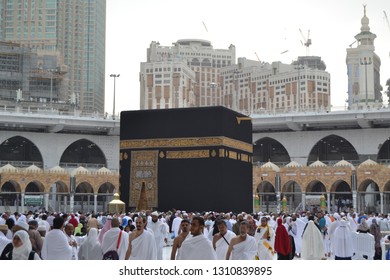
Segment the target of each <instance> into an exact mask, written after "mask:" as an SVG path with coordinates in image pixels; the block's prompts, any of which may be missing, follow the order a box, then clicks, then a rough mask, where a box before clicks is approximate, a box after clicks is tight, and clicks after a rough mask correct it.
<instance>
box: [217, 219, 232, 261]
mask: <svg viewBox="0 0 390 280" xmlns="http://www.w3.org/2000/svg"><path fill="white" fill-rule="evenodd" d="M217 227H218V230H219V232H218V233H216V234H214V236H213V248H214V250H215V253H216V254H217V259H218V260H224V259H225V258H226V252H227V250H228V248H229V244H230V240H231V239H232V238H234V237H236V235H235V234H234V232H232V231H230V230H228V228H227V224H226V221H225V220H219V221H218V222H217Z"/></svg>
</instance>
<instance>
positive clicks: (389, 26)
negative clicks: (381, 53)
mask: <svg viewBox="0 0 390 280" xmlns="http://www.w3.org/2000/svg"><path fill="white" fill-rule="evenodd" d="M383 13H384V14H385V19H386V22H387V27H388V28H389V31H390V23H389V19H388V18H387V14H386V11H383ZM389 56H390V53H389Z"/></svg>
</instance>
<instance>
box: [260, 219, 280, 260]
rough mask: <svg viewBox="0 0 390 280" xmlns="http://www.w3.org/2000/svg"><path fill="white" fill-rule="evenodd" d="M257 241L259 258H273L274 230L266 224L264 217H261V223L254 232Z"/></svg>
mask: <svg viewBox="0 0 390 280" xmlns="http://www.w3.org/2000/svg"><path fill="white" fill-rule="evenodd" d="M255 239H256V243H257V256H258V258H259V260H274V259H276V254H275V250H274V243H275V231H274V230H273V229H272V228H271V227H270V226H269V225H268V221H267V218H266V217H262V218H261V224H260V226H259V227H258V228H257V230H256V233H255Z"/></svg>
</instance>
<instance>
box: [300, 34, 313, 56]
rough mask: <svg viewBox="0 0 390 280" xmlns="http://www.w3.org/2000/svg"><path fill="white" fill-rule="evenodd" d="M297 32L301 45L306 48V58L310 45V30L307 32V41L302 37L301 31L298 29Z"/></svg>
mask: <svg viewBox="0 0 390 280" xmlns="http://www.w3.org/2000/svg"><path fill="white" fill-rule="evenodd" d="M299 32H300V33H301V35H302V38H303V42H302V41H301V43H302V45H304V46H306V56H309V55H310V45H311V39H310V30H308V31H307V39H306V37H305V35H303V32H302V30H301V29H300V28H299Z"/></svg>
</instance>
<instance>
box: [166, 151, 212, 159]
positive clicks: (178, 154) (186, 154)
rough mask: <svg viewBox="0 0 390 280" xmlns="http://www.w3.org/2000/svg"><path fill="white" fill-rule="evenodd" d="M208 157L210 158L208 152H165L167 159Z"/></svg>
mask: <svg viewBox="0 0 390 280" xmlns="http://www.w3.org/2000/svg"><path fill="white" fill-rule="evenodd" d="M208 157H210V151H209V150H192V151H167V159H182V158H208Z"/></svg>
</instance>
